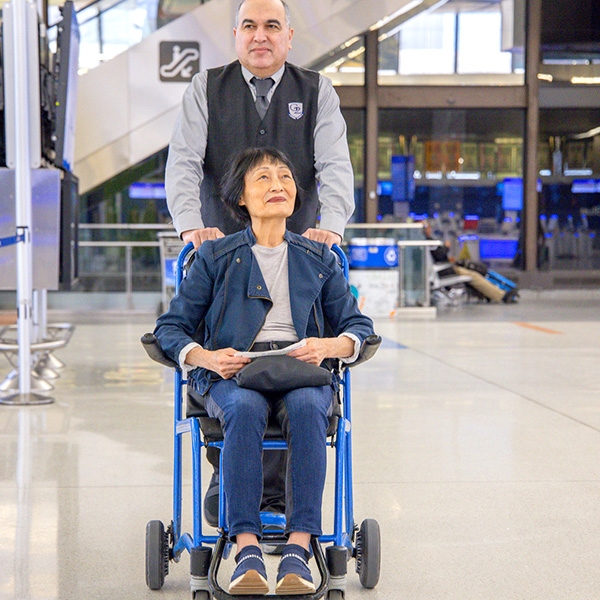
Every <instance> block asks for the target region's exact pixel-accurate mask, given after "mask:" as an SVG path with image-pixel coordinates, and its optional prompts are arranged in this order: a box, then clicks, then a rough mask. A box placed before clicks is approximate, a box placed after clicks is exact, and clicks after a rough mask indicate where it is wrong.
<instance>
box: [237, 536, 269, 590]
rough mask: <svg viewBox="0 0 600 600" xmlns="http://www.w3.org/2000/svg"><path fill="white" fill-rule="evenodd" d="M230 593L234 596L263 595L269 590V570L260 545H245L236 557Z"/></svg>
mask: <svg viewBox="0 0 600 600" xmlns="http://www.w3.org/2000/svg"><path fill="white" fill-rule="evenodd" d="M235 562H236V565H237V566H236V567H235V570H234V571H233V575H232V576H231V583H230V584H229V593H230V594H231V595H233V596H249V595H255V596H263V595H265V594H266V593H267V592H268V591H269V583H268V582H267V570H266V568H265V562H264V560H263V557H262V552H261V550H260V548H259V547H258V546H244V548H242V549H241V550H240V551H239V552H238V554H237V556H236V557H235Z"/></svg>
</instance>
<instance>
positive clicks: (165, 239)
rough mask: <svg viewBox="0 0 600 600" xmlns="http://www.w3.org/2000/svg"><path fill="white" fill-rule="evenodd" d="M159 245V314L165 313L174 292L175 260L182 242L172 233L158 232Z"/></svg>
mask: <svg viewBox="0 0 600 600" xmlns="http://www.w3.org/2000/svg"><path fill="white" fill-rule="evenodd" d="M158 241H159V244H160V265H161V274H162V277H161V281H162V290H161V292H162V293H161V297H160V300H161V306H160V309H159V314H160V313H162V312H164V311H166V310H167V308H168V307H169V302H170V301H171V298H172V297H173V295H174V294H175V290H176V282H175V279H176V273H177V259H178V257H179V254H180V252H181V250H182V248H183V245H184V244H183V242H182V241H181V239H180V238H179V236H178V235H177V233H175V232H174V231H160V232H159V233H158Z"/></svg>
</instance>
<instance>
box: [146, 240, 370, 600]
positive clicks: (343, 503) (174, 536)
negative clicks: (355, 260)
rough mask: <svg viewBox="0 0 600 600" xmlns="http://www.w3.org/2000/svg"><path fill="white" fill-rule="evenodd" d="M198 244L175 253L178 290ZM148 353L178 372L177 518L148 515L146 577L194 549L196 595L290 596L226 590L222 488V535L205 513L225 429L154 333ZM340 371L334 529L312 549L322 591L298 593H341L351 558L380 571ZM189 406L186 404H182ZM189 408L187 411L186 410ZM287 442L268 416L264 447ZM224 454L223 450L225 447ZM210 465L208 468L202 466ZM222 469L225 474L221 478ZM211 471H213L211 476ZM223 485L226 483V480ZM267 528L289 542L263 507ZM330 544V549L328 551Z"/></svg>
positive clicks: (266, 536)
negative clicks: (205, 480) (356, 500)
mask: <svg viewBox="0 0 600 600" xmlns="http://www.w3.org/2000/svg"><path fill="white" fill-rule="evenodd" d="M332 250H333V251H334V252H335V254H336V256H337V258H338V262H339V264H340V267H341V268H342V270H343V271H344V275H345V276H346V278H348V262H347V259H346V256H345V254H344V252H343V251H342V250H341V249H340V248H339V247H337V246H334V247H333V249H332ZM193 255H194V249H193V245H192V244H188V245H186V246H185V248H183V250H182V251H181V252H180V254H179V257H178V259H177V270H176V278H175V279H176V282H175V284H176V289H178V287H179V284H180V283H181V281H182V279H183V277H184V276H185V272H186V269H187V266H188V265H189V261H190V260H192V259H193ZM141 342H142V345H143V347H144V349H145V351H146V353H147V354H148V356H149V357H150V358H151V359H152V360H154V361H156V362H158V363H160V364H162V365H164V366H167V367H170V368H173V369H174V371H175V377H174V379H175V381H174V456H173V518H172V520H171V522H170V524H169V525H168V526H167V527H165V525H164V523H163V522H162V521H159V520H153V521H150V522H149V523H148V524H147V527H146V584H147V586H148V587H149V588H150V589H152V590H159V589H161V588H162V586H163V584H164V581H165V577H166V576H167V575H168V572H169V563H170V561H173V562H179V560H180V558H181V555H182V554H183V553H184V552H185V551H187V552H188V553H189V555H190V589H191V592H192V598H193V599H194V600H212V599H216V600H230V599H234V598H244V599H245V600H253V599H254V600H257V599H258V598H261V599H262V598H289V597H290V596H288V595H286V596H283V595H277V594H267V595H266V596H253V595H244V596H234V595H231V594H229V593H227V592H226V591H225V590H223V588H222V587H221V585H220V583H219V581H218V572H219V567H220V566H221V562H222V560H226V559H227V558H228V556H229V554H230V551H231V547H232V543H231V542H230V541H229V539H228V529H227V522H226V498H225V494H223V493H221V494H220V495H219V523H218V528H217V532H218V535H214V534H210V533H205V531H204V526H203V519H202V502H203V499H202V464H201V463H202V457H201V448H202V447H203V446H204V447H205V448H208V447H215V448H219V449H221V448H222V447H223V432H222V430H221V426H220V422H219V421H218V419H214V418H210V417H209V416H208V414H207V412H206V410H205V409H204V406H203V404H202V398H201V397H200V396H199V395H198V394H195V393H194V391H193V390H191V389H188V388H187V386H186V384H187V381H186V380H185V378H184V374H183V372H182V370H181V369H180V367H179V365H178V364H177V363H175V362H174V361H172V360H171V359H170V358H169V357H167V356H166V354H164V352H163V351H162V349H161V348H160V345H159V344H158V340H157V339H156V337H155V336H154V334H152V333H146V334H144V335H143V336H142V338H141ZM380 344H381V338H380V337H379V336H376V335H372V336H369V337H368V338H367V339H366V340H364V342H363V345H362V348H361V351H360V354H359V357H358V359H357V360H356V361H355V362H354V363H353V364H352V365H351V366H352V367H354V366H356V365H358V364H359V363H362V362H365V361H366V360H368V359H369V358H371V357H372V356H373V355H374V354H375V352H376V351H377V349H378V348H379V346H380ZM334 362H335V363H337V366H336V367H335V369H334V371H335V372H337V374H338V375H339V378H340V386H339V391H338V393H337V398H336V399H334V410H333V415H332V416H331V417H330V421H329V428H328V431H327V436H328V437H327V445H328V447H330V448H332V449H334V450H335V461H334V462H335V476H334V486H335V490H334V494H333V496H334V498H333V500H334V507H333V508H334V510H333V531H332V532H331V533H326V534H324V535H322V536H320V537H319V538H313V540H312V541H311V551H312V554H313V556H314V558H315V562H316V565H317V569H318V572H319V576H320V583H319V585H318V586H317V589H316V592H315V593H314V594H309V595H295V596H293V597H294V598H297V599H298V600H319V599H320V598H326V599H327V600H343V599H344V597H345V589H346V576H347V571H348V563H349V561H350V560H351V559H354V560H355V568H356V572H357V573H358V576H359V580H360V583H361V585H362V586H363V587H365V588H374V587H375V586H376V585H377V583H378V581H379V575H380V561H381V541H380V530H379V525H378V523H377V521H376V520H375V519H365V520H363V521H362V523H361V524H360V526H358V525H357V524H356V523H355V521H354V515H353V497H352V437H351V434H352V427H351V422H352V421H351V389H350V369H349V368H348V366H346V365H343V364H342V363H341V361H334ZM184 407H185V409H184ZM184 410H185V415H184ZM186 434H189V435H190V439H191V451H192V464H191V467H192V506H193V509H192V513H193V514H192V515H191V516H192V521H191V522H192V531H191V532H183V531H182V441H183V439H182V438H183V436H184V435H186ZM285 448H287V445H286V442H285V439H284V438H283V433H282V431H281V429H280V427H279V425H278V424H277V423H273V422H269V424H268V426H267V430H266V432H265V438H264V440H263V449H264V450H265V451H269V450H282V449H285ZM221 456H222V453H221ZM221 460H222V459H221ZM204 468H206V467H204ZM222 472H223V470H222V469H220V475H219V477H220V478H222V475H221V474H222ZM209 477H210V476H209ZM220 490H223V485H222V480H220ZM260 516H261V523H262V526H263V534H262V538H261V544H264V545H275V546H276V545H278V544H279V545H281V544H285V542H286V539H285V538H284V536H283V531H284V529H285V515H283V514H277V513H273V512H268V511H265V512H261V513H260ZM323 547H325V552H324V551H323Z"/></svg>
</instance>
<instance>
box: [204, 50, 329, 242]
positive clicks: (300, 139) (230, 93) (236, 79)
mask: <svg viewBox="0 0 600 600" xmlns="http://www.w3.org/2000/svg"><path fill="white" fill-rule="evenodd" d="M318 93H319V74H318V73H316V72H314V71H308V70H306V69H302V68H300V67H296V66H294V65H290V64H287V63H286V66H285V71H284V74H283V77H282V78H281V81H280V82H279V85H278V86H277V88H276V89H275V92H274V93H273V97H272V98H271V102H270V104H269V109H268V110H267V114H266V115H265V118H264V119H263V120H262V121H261V120H260V117H259V115H258V112H257V110H256V106H255V105H254V100H253V98H252V93H251V91H250V89H249V88H248V84H247V83H246V81H245V79H244V77H243V75H242V68H241V65H240V63H239V62H237V61H236V62H233V63H231V64H229V65H226V66H224V67H219V68H216V69H209V71H208V79H207V99H208V140H207V145H206V156H205V159H204V180H203V182H202V187H201V190H200V198H201V200H202V220H203V222H204V226H205V227H218V228H219V229H220V230H221V231H223V233H226V234H229V233H234V232H235V231H239V230H240V229H242V224H241V223H239V222H237V221H236V220H235V219H233V217H232V216H231V215H230V214H229V211H228V210H227V209H226V208H225V206H224V205H223V204H222V203H221V201H220V199H219V183H220V180H221V177H222V176H223V174H224V173H225V171H226V169H227V167H228V166H229V163H230V160H231V157H232V156H233V155H234V154H235V153H237V152H239V151H241V150H244V149H245V148H250V147H262V148H266V147H272V148H276V149H278V150H281V151H282V152H285V154H287V156H288V157H289V158H290V160H291V161H292V164H293V165H294V170H295V172H296V178H297V181H296V184H297V185H298V187H299V188H301V189H302V192H301V199H302V205H301V207H300V209H299V210H298V211H297V212H296V213H294V214H293V215H292V216H291V217H290V218H289V219H288V222H287V227H288V229H289V230H290V231H293V232H295V233H304V232H305V231H306V230H307V229H308V228H309V227H314V226H315V224H316V222H317V215H318V208H319V204H318V196H317V183H316V180H315V166H314V154H315V153H314V130H315V124H316V121H317V97H318Z"/></svg>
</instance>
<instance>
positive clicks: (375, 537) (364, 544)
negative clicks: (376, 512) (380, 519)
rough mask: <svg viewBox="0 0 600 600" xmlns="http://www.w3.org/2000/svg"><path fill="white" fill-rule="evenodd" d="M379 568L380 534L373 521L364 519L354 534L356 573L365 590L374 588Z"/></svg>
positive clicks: (376, 524) (377, 524)
mask: <svg viewBox="0 0 600 600" xmlns="http://www.w3.org/2000/svg"><path fill="white" fill-rule="evenodd" d="M380 568H381V534H380V532H379V523H377V521H376V520H375V519H365V520H364V521H363V522H362V523H361V525H360V530H359V531H358V532H357V534H356V571H357V573H358V577H359V579H360V583H361V585H362V586H363V587H365V588H369V589H371V588H374V587H375V586H376V585H377V582H378V581H379V572H380Z"/></svg>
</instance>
